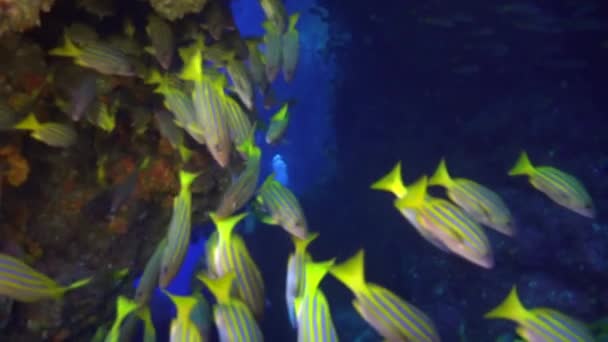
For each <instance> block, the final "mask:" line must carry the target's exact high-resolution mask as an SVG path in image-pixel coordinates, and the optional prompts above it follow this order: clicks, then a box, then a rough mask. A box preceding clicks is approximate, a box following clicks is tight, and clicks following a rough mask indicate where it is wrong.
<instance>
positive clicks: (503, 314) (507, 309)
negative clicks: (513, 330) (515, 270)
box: [483, 286, 528, 322]
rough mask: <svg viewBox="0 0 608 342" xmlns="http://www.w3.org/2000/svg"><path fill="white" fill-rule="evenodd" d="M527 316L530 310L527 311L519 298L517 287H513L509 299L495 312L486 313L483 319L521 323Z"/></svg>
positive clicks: (495, 309)
mask: <svg viewBox="0 0 608 342" xmlns="http://www.w3.org/2000/svg"><path fill="white" fill-rule="evenodd" d="M527 314H528V310H526V308H525V307H524V306H523V305H522V303H521V301H520V300H519V297H518V296H517V289H516V287H515V286H513V288H512V289H511V292H509V295H508V296H507V298H505V300H504V301H503V302H502V303H500V304H499V305H498V306H497V307H495V308H494V309H493V310H491V311H490V312H488V313H486V314H485V315H484V316H483V317H484V318H489V319H493V318H502V319H508V320H512V321H515V322H521V321H522V320H523V319H524V318H525V317H526V315H527Z"/></svg>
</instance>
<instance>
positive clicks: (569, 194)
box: [509, 152, 596, 218]
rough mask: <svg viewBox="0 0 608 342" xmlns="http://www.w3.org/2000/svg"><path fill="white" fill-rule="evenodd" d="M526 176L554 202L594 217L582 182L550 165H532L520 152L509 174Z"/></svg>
mask: <svg viewBox="0 0 608 342" xmlns="http://www.w3.org/2000/svg"><path fill="white" fill-rule="evenodd" d="M521 175H525V176H528V178H529V180H530V184H532V186H533V187H535V188H536V189H538V190H540V191H541V192H542V193H544V194H545V195H547V196H548V197H549V198H550V199H552V200H553V201H554V202H555V203H557V204H559V205H561V206H563V207H566V208H568V209H570V210H572V211H574V212H576V213H578V214H581V215H583V216H585V217H589V218H595V214H596V213H595V207H594V205H593V201H592V200H591V196H589V193H588V192H587V190H586V189H585V187H584V186H583V184H582V183H581V182H580V181H579V180H578V179H576V178H574V177H573V176H571V175H569V174H567V173H565V172H563V171H560V170H558V169H556V168H553V167H551V166H533V165H532V163H531V162H530V159H529V158H528V154H527V153H526V152H522V153H521V155H520V156H519V159H518V160H517V162H516V163H515V166H513V168H512V169H511V170H509V176H521Z"/></svg>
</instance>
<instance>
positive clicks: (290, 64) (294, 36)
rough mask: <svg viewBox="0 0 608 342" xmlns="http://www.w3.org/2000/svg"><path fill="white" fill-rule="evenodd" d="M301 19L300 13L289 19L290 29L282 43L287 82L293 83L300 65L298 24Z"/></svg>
mask: <svg viewBox="0 0 608 342" xmlns="http://www.w3.org/2000/svg"><path fill="white" fill-rule="evenodd" d="M299 18H300V13H294V14H292V15H291V16H290V17H289V27H288V28H287V32H285V33H284V34H283V42H282V45H283V46H282V48H283V49H282V62H283V78H285V82H291V80H292V79H293V76H294V74H295V72H296V67H297V65H298V57H299V54H300V33H299V32H298V30H297V29H296V24H297V23H298V19H299Z"/></svg>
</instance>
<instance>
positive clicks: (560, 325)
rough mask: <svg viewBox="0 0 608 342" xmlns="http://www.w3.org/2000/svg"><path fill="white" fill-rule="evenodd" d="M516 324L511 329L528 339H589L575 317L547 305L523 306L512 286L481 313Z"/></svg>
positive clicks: (558, 341)
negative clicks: (496, 302)
mask: <svg viewBox="0 0 608 342" xmlns="http://www.w3.org/2000/svg"><path fill="white" fill-rule="evenodd" d="M484 317H485V318H490V319H495V318H498V319H508V320H510V321H513V322H515V323H517V329H515V331H516V332H517V334H518V335H519V336H521V337H522V338H524V339H525V340H526V341H528V342H592V341H595V339H594V338H593V336H592V335H591V332H590V331H589V329H588V328H587V327H586V326H585V324H583V323H582V322H579V321H578V320H576V319H574V318H571V317H569V316H566V315H564V314H563V313H561V312H559V311H556V310H553V309H549V308H534V309H530V310H528V309H526V308H525V307H524V306H523V304H522V303H521V301H520V300H519V297H518V296H517V289H516V288H515V286H513V288H512V289H511V292H510V293H509V295H508V296H507V298H506V299H505V300H504V301H503V302H502V303H500V304H499V305H498V306H497V307H496V308H494V309H493V310H492V311H490V312H488V313H487V314H485V316H484Z"/></svg>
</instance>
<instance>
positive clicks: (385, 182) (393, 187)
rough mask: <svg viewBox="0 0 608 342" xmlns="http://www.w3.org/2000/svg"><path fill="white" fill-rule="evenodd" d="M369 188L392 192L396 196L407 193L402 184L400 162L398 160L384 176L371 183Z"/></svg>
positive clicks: (399, 196)
mask: <svg viewBox="0 0 608 342" xmlns="http://www.w3.org/2000/svg"><path fill="white" fill-rule="evenodd" d="M371 188H372V189H374V190H382V191H388V192H392V193H393V194H395V196H397V197H398V198H401V197H403V196H405V195H406V194H407V189H406V187H405V186H404V185H403V180H402V179H401V162H398V163H397V165H395V167H393V169H392V170H391V171H390V172H389V173H388V174H386V176H384V177H382V178H380V179H379V180H378V181H376V182H375V183H373V184H372V186H371Z"/></svg>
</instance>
